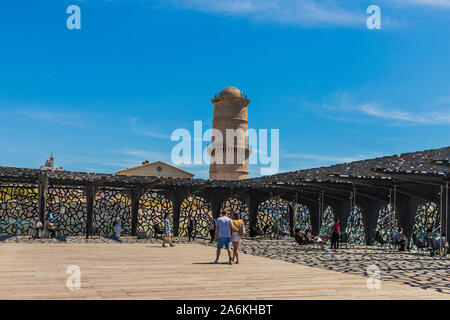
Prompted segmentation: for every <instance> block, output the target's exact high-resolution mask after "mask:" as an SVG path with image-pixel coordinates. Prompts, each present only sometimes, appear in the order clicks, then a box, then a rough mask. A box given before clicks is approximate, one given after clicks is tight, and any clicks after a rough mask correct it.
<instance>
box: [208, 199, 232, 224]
mask: <svg viewBox="0 0 450 320" xmlns="http://www.w3.org/2000/svg"><path fill="white" fill-rule="evenodd" d="M211 207H212V208H211V209H212V215H213V218H214V219H217V218H219V217H220V209H221V207H222V201H221V199H219V198H218V197H212V198H211ZM230 218H232V217H230Z"/></svg>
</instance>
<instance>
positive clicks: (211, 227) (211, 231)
mask: <svg viewBox="0 0 450 320" xmlns="http://www.w3.org/2000/svg"><path fill="white" fill-rule="evenodd" d="M215 230H216V219H214V218H213V217H211V219H210V220H209V235H210V236H211V241H210V243H213V242H214V237H215Z"/></svg>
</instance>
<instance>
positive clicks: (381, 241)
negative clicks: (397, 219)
mask: <svg viewBox="0 0 450 320" xmlns="http://www.w3.org/2000/svg"><path fill="white" fill-rule="evenodd" d="M374 239H375V241H376V242H378V243H379V244H381V245H384V244H385V243H386V241H385V240H384V239H383V237H382V236H381V233H380V231H376V232H375V238H374Z"/></svg>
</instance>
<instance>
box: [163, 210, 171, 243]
mask: <svg viewBox="0 0 450 320" xmlns="http://www.w3.org/2000/svg"><path fill="white" fill-rule="evenodd" d="M171 222H172V214H171V213H167V214H166V216H165V217H164V230H163V244H162V246H163V247H165V246H166V243H167V242H168V243H169V245H170V246H171V247H173V246H174V244H173V243H172V233H171V231H170V224H171Z"/></svg>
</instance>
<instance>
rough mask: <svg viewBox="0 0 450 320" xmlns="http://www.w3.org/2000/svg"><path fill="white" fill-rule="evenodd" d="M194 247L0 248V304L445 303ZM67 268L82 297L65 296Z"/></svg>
mask: <svg viewBox="0 0 450 320" xmlns="http://www.w3.org/2000/svg"><path fill="white" fill-rule="evenodd" d="M214 255H215V249H214V248H211V247H207V246H204V245H199V244H178V245H176V246H175V247H174V248H162V247H160V245H159V244H157V243H147V244H142V243H134V244H126V243H122V244H92V243H86V244H72V243H31V244H30V243H0V275H1V277H0V288H1V290H0V299H450V297H449V295H447V294H442V293H439V292H436V291H435V290H428V289H427V290H424V289H421V288H413V287H409V286H406V285H403V284H400V283H396V282H395V281H389V282H384V281H382V282H381V289H379V290H377V289H372V290H369V289H368V288H367V286H366V280H367V278H366V277H362V276H357V275H351V274H345V273H340V272H335V271H330V270H324V269H320V268H313V267H308V266H303V265H299V264H294V263H289V262H285V261H280V260H275V259H267V258H263V257H258V256H253V255H245V254H243V255H242V257H241V264H239V265H228V264H225V263H224V262H225V261H227V257H226V252H225V251H223V252H222V257H221V262H223V263H221V264H217V265H215V264H212V263H211V262H212V261H213V260H214ZM69 265H78V266H79V267H80V268H81V286H82V287H81V289H80V290H77V291H73V292H70V291H69V290H68V289H67V288H66V280H67V277H68V275H67V274H66V270H67V267H68V266H69Z"/></svg>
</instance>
